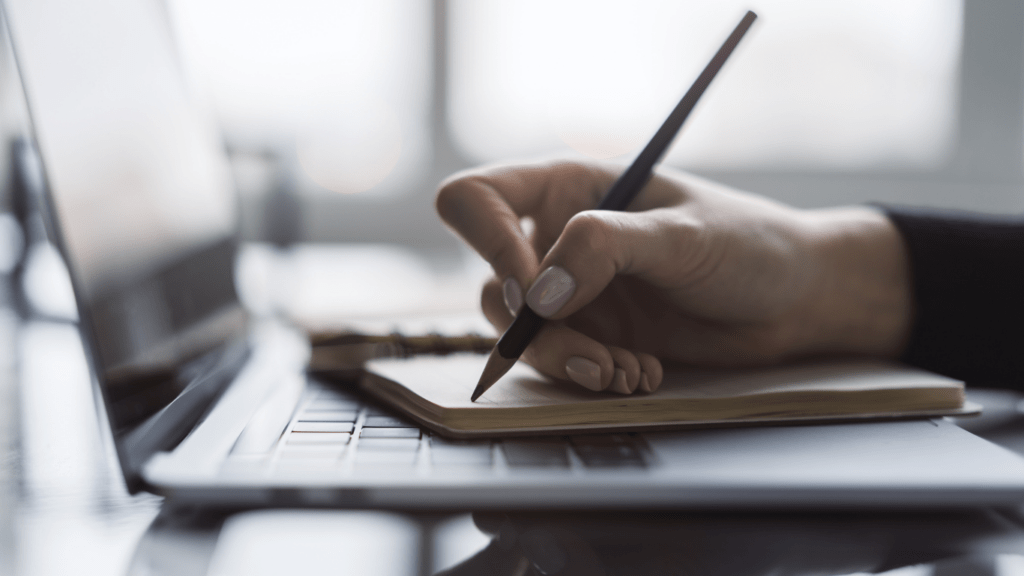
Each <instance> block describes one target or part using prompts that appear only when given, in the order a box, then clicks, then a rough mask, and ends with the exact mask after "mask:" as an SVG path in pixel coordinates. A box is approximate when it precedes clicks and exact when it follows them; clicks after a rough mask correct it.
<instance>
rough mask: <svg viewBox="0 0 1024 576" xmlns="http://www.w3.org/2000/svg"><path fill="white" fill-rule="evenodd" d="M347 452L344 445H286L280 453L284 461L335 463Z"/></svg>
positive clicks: (279, 455)
mask: <svg viewBox="0 0 1024 576" xmlns="http://www.w3.org/2000/svg"><path fill="white" fill-rule="evenodd" d="M344 452H345V445H344V444H326V445H313V444H298V445H296V444H286V445H285V446H283V447H282V448H281V450H280V452H278V457H279V458H281V459H282V460H296V459H300V460H326V461H329V462H334V461H336V460H337V459H338V458H340V457H341V455H342V454H343V453H344Z"/></svg>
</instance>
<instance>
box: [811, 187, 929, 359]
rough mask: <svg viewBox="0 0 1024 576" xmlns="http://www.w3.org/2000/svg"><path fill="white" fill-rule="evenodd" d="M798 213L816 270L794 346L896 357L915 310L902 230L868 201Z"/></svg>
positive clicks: (900, 349)
mask: <svg viewBox="0 0 1024 576" xmlns="http://www.w3.org/2000/svg"><path fill="white" fill-rule="evenodd" d="M801 220H802V223H803V226H802V230H801V236H802V238H803V239H804V241H805V242H806V245H807V246H808V248H809V254H810V261H811V263H812V270H813V273H812V274H810V275H809V286H808V291H809V293H808V297H807V298H806V300H805V301H804V302H803V305H802V310H801V313H800V314H799V315H798V317H799V318H801V320H800V321H799V324H800V329H798V330H797V331H796V332H797V334H798V335H799V336H798V339H799V342H798V344H797V346H795V349H796V350H799V351H800V352H801V353H802V354H828V353H838V354H856V355H865V356H876V357H884V358H897V357H899V356H900V354H901V353H902V352H903V350H904V348H905V347H906V345H907V340H908V338H909V334H910V328H911V322H912V317H913V298H912V296H911V279H910V267H909V262H908V260H907V255H906V248H905V247H904V244H903V238H902V237H901V236H900V233H899V231H898V230H897V229H896V227H895V226H894V225H893V224H892V222H891V221H889V219H888V218H887V217H886V216H885V215H884V214H882V213H881V212H879V211H877V210H874V209H871V208H867V207H847V208H835V209H827V210H809V211H806V212H804V213H803V216H802V218H801Z"/></svg>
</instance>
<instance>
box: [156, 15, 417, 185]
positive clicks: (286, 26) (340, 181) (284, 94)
mask: <svg viewBox="0 0 1024 576" xmlns="http://www.w3.org/2000/svg"><path fill="white" fill-rule="evenodd" d="M169 6H170V10H171V16H172V18H173V20H174V23H175V30H176V31H177V33H178V40H179V44H180V46H181V49H182V53H183V56H184V60H185V63H186V68H187V69H188V70H189V71H190V72H191V73H192V76H193V78H194V79H195V81H196V83H197V84H198V85H199V87H200V89H201V91H202V92H204V93H205V95H206V96H207V97H208V99H209V101H210V102H211V103H212V105H213V108H214V111H215V113H216V114H217V116H218V118H219V120H220V123H221V125H222V127H223V129H224V131H225V134H226V137H227V138H228V141H229V142H230V143H231V145H232V146H233V147H236V148H237V149H239V150H241V151H243V152H244V151H261V150H267V149H269V150H271V151H272V152H273V154H274V155H275V156H276V157H278V158H279V160H280V161H282V162H283V164H284V166H285V167H286V168H287V169H289V170H290V171H291V173H292V174H293V175H294V180H295V183H296V184H297V185H298V189H299V190H301V191H303V192H308V193H313V194H317V193H322V192H327V191H333V192H339V193H357V192H372V193H374V194H378V195H379V194H383V195H387V194H390V193H396V192H399V191H402V190H407V189H409V182H411V181H415V180H416V179H417V178H422V176H423V174H422V173H423V172H424V171H425V169H426V164H427V162H428V161H429V155H428V150H427V134H426V130H427V125H428V122H427V115H428V110H427V105H428V97H427V96H428V94H429V86H430V81H431V79H430V77H429V70H430V62H431V56H430V45H431V38H430V36H429V33H430V16H429V11H430V5H429V4H428V3H426V2H419V1H415V2H410V1H406V0H338V1H332V0H295V1H288V2H285V1H283V0H170V1H169Z"/></svg>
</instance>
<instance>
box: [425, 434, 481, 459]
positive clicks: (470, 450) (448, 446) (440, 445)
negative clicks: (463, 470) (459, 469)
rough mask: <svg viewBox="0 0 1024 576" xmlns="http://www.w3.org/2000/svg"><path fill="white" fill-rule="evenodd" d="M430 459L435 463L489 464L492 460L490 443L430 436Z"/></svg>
mask: <svg viewBox="0 0 1024 576" xmlns="http://www.w3.org/2000/svg"><path fill="white" fill-rule="evenodd" d="M430 461H431V463H433V464H436V465H463V466H471V465H472V466H490V465H491V464H492V461H493V458H492V451H491V443H490V441H486V440H484V441H481V440H471V441H466V442H460V441H451V440H442V439H440V438H431V440H430Z"/></svg>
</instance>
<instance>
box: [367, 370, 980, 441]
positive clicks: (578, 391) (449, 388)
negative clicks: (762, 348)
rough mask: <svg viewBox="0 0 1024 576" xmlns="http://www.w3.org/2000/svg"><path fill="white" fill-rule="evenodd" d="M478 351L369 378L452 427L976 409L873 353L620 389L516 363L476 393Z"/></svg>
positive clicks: (579, 429) (593, 428) (391, 396)
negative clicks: (597, 387)
mask: <svg viewBox="0 0 1024 576" xmlns="http://www.w3.org/2000/svg"><path fill="white" fill-rule="evenodd" d="M485 362H486V357H484V356H481V355H479V354H461V355H456V356H417V357H412V358H407V359H382V360H374V361H371V362H370V363H368V365H367V372H366V375H365V376H364V377H363V379H362V381H361V387H362V389H363V390H365V391H366V392H367V393H369V394H371V395H373V396H375V397H377V398H379V399H381V400H382V401H384V402H385V403H387V404H388V405H390V406H392V407H394V408H395V409H397V410H399V411H401V412H402V413H405V414H407V415H408V416H409V417H410V418H412V419H414V420H416V421H417V422H420V423H421V424H423V425H424V426H427V427H429V428H430V429H432V430H434V431H436V432H438V433H440V434H443V435H446V436H451V437H459V438H470V437H485V436H522V435H539V434H566V433H585V432H590V433H593V432H610V431H616V432H620V431H637V430H664V429H674V428H688V427H708V426H738V425H754V424H783V423H801V422H802V423H809V422H836V421H851V420H878V419H895V418H914V417H916V418H922V417H929V416H943V415H966V414H972V413H977V411H978V407H977V406H976V405H971V404H967V405H965V404H964V385H963V382H960V381H957V380H953V379H951V378H946V377H944V376H939V375H937V374H932V373H929V372H925V371H922V370H917V369H914V368H910V367H907V366H902V365H899V364H893V363H887V362H881V361H874V360H839V361H836V360H832V361H817V362H802V363H798V364H791V365H787V366H777V367H768V368H755V369H703V370H701V369H694V368H686V367H680V366H676V367H670V368H669V369H668V370H667V371H666V373H665V378H664V380H663V382H662V384H661V386H660V387H659V388H658V390H657V391H655V392H654V393H651V394H643V393H634V394H632V395H629V396H622V395H619V394H614V393H606V392H592V391H589V390H586V389H584V388H582V387H581V386H579V385H577V384H574V383H572V382H565V381H559V380H554V379H552V378H547V377H545V376H543V375H542V374H540V373H539V372H537V371H536V370H534V369H533V368H531V367H530V366H528V365H526V364H525V363H523V362H519V363H517V364H516V365H515V366H514V367H513V368H512V370H511V371H510V372H509V373H508V374H506V375H505V376H504V377H503V378H502V379H501V380H500V381H499V382H498V383H497V384H496V385H495V386H493V387H492V388H491V389H490V390H488V392H487V394H485V395H484V396H482V397H481V398H480V399H479V400H477V401H476V402H471V401H470V400H469V396H470V393H471V392H472V391H473V387H474V385H475V384H476V381H477V379H478V378H479V376H480V373H481V371H482V370H483V367H484V364H485Z"/></svg>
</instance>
